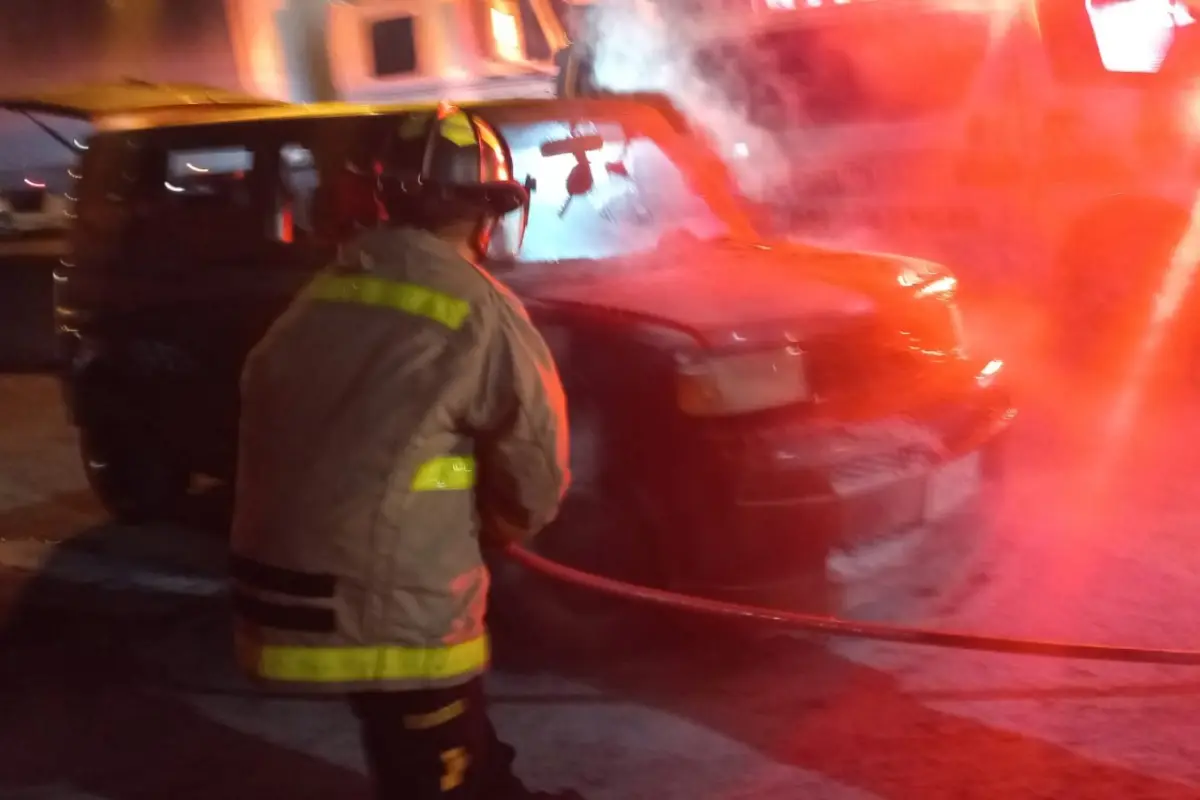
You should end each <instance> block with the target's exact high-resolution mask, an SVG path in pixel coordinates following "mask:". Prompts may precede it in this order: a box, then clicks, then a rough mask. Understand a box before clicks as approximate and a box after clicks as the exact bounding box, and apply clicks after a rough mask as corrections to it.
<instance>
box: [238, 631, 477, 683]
mask: <svg viewBox="0 0 1200 800" xmlns="http://www.w3.org/2000/svg"><path fill="white" fill-rule="evenodd" d="M254 649H255V650H256V652H252V653H246V654H245V655H247V656H249V658H247V659H246V661H248V662H249V666H250V668H251V670H252V671H253V672H254V674H256V675H258V676H259V677H260V678H265V679H267V680H276V681H295V682H298V683H366V682H371V681H403V680H422V679H434V680H436V679H440V678H454V677H457V676H460V675H469V674H471V673H473V672H478V671H479V670H482V669H483V668H484V667H486V666H487V664H488V640H487V637H486V636H480V637H479V638H477V639H472V640H471V641H469V642H463V643H462V644H454V645H447V646H446V647H399V646H395V645H380V646H376V647H295V646H291V645H271V644H268V645H260V646H258V647H256V648H254Z"/></svg>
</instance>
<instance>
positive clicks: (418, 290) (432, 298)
mask: <svg viewBox="0 0 1200 800" xmlns="http://www.w3.org/2000/svg"><path fill="white" fill-rule="evenodd" d="M308 294H309V296H310V297H312V298H313V299H314V300H323V301H325V302H329V303H359V304H360V305H364V306H376V307H379V308H390V309H392V310H394V311H403V312H405V313H407V314H412V315H414V316H418V317H425V318H426V319H431V320H433V321H434V322H439V323H441V324H442V325H445V326H446V327H447V328H450V329H452V330H458V329H459V328H460V327H462V324H463V320H465V319H466V318H467V314H469V313H470V311H471V304H470V303H468V302H467V301H466V300H460V299H458V298H457V297H453V296H451V295H448V294H443V293H442V292H439V291H435V290H433V289H428V288H426V287H424V286H418V285H417V284H415V283H401V282H399V281H389V280H386V279H384V278H376V277H374V276H369V275H322V276H321V277H319V278H317V279H316V280H314V281H313V282H312V284H311V285H310V286H309V288H308Z"/></svg>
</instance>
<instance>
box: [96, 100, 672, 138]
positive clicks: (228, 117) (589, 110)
mask: <svg viewBox="0 0 1200 800" xmlns="http://www.w3.org/2000/svg"><path fill="white" fill-rule="evenodd" d="M450 102H453V100H451V101H450ZM437 105H438V103H437V102H434V101H428V102H421V103H371V104H366V103H345V102H336V103H309V104H303V105H301V104H295V105H292V104H288V105H270V106H260V107H252V108H246V107H238V108H230V107H224V106H221V105H211V106H205V105H195V106H186V107H181V108H157V109H148V110H145V111H135V112H128V113H120V114H114V115H111V116H105V117H100V118H98V119H97V120H96V124H95V127H96V131H97V133H108V132H121V131H136V130H149V129H155V128H171V127H184V126H190V125H224V124H232V123H239V122H259V121H267V120H303V119H331V118H338V117H360V116H371V115H383V114H399V113H405V112H413V111H430V110H433V109H435V108H437ZM456 105H459V106H460V107H462V108H466V109H470V110H473V111H479V112H484V113H486V112H488V111H492V112H497V111H500V112H503V115H504V116H505V117H510V118H511V117H522V116H529V117H540V116H544V115H546V114H547V113H548V112H551V110H553V111H552V113H555V114H559V115H565V116H575V115H579V116H587V115H607V114H612V113H615V112H618V111H619V110H621V109H622V108H624V109H625V110H626V111H628V108H629V106H631V105H642V106H649V107H652V108H654V109H655V110H656V111H658V112H660V113H662V114H663V115H664V116H666V117H668V119H669V121H670V122H671V124H672V125H673V126H675V127H676V128H679V129H686V128H687V127H688V126H687V125H686V122H685V121H684V119H683V116H682V115H681V114H680V112H679V111H678V109H676V108H675V106H674V104H672V103H671V102H670V100H668V99H667V98H666V97H665V96H663V95H658V94H605V95H597V96H592V97H579V98H570V99H559V98H545V99H540V98H535V99H525V98H518V99H506V100H485V101H476V102H468V103H456Z"/></svg>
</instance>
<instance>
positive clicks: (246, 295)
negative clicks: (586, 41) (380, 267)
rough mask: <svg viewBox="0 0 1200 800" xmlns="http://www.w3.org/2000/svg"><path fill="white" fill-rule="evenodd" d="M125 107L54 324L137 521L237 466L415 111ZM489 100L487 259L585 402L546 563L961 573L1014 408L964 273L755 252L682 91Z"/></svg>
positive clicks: (683, 572)
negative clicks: (252, 399) (245, 375)
mask: <svg viewBox="0 0 1200 800" xmlns="http://www.w3.org/2000/svg"><path fill="white" fill-rule="evenodd" d="M22 102H23V103H25V104H27V105H33V104H35V103H36V102H37V101H36V100H32V99H29V100H24V101H17V100H10V101H8V105H10V106H12V105H14V104H18V105H19V104H20V103H22ZM111 102H112V106H113V107H112V108H111V109H110V110H109V111H107V112H106V113H104V114H97V115H94V116H95V127H96V130H95V133H94V135H92V136H91V138H90V139H89V140H88V147H89V149H88V150H87V151H86V153H85V154H84V157H83V159H82V164H81V166H80V168H79V170H78V171H79V173H80V174H81V175H82V179H81V181H80V185H79V186H78V187H77V188H75V189H73V191H72V194H73V195H75V196H78V198H79V202H78V205H77V208H76V215H77V220H76V224H75V227H74V230H73V232H72V241H73V255H72V256H71V261H70V262H69V265H68V266H64V268H63V269H62V270H60V271H59V274H58V276H57V278H58V281H57V285H56V289H57V308H56V316H57V321H58V326H59V330H60V332H61V337H62V347H63V358H64V362H63V363H64V366H63V386H64V389H65V394H66V398H67V402H68V404H69V406H70V409H71V413H72V415H73V419H74V421H75V424H76V425H77V426H78V427H79V430H80V441H81V446H82V450H83V459H84V462H85V464H86V466H87V472H88V474H89V476H90V477H91V480H92V484H93V486H94V488H95V490H96V492H97V493H98V494H99V496H100V497H101V498H102V499H103V500H104V502H105V504H106V505H107V506H108V508H109V509H111V511H112V512H113V513H114V514H115V515H117V516H119V517H121V518H124V519H127V520H134V519H147V518H150V517H153V516H155V515H158V514H163V513H167V512H168V511H169V509H170V508H171V507H172V506H173V505H174V504H175V503H176V502H177V501H178V500H179V499H180V497H181V496H182V495H183V494H184V493H185V492H186V491H187V490H188V485H189V481H190V479H191V478H192V477H193V476H195V475H207V476H211V477H215V478H218V479H221V480H228V479H229V478H230V477H231V476H232V473H233V470H234V463H235V458H234V456H235V430H236V422H237V412H238V375H239V370H240V368H241V365H242V362H243V358H244V356H245V355H246V353H247V351H248V350H249V348H250V347H251V346H252V345H253V344H254V343H255V341H256V340H257V339H258V338H259V337H260V336H261V335H262V333H263V332H264V331H265V330H266V328H267V326H268V325H269V324H270V322H271V321H272V320H273V319H274V317H275V316H276V315H277V314H278V313H279V312H280V311H281V309H283V308H284V306H285V304H287V303H288V301H289V299H290V298H291V297H292V296H293V295H294V293H295V292H296V291H297V290H298V289H299V288H300V287H302V286H303V285H304V284H305V283H306V282H307V281H308V280H309V279H310V278H311V276H312V274H313V271H314V270H315V269H317V268H318V267H320V266H322V265H323V264H325V263H327V262H328V261H329V260H330V259H331V258H332V256H333V255H334V252H335V249H336V247H337V244H338V241H339V240H340V238H341V237H343V236H344V235H345V231H346V230H347V224H348V222H352V221H353V217H354V208H353V207H352V205H351V204H349V203H348V201H347V200H346V198H348V197H351V196H353V189H354V186H355V185H356V182H357V185H358V186H359V188H360V189H361V184H362V181H363V180H364V179H366V180H369V178H364V175H369V174H370V166H371V165H370V162H369V155H368V154H369V152H370V147H366V146H364V145H366V144H368V143H370V142H372V141H376V140H378V138H379V137H380V136H382V135H383V133H384V130H385V129H386V128H388V127H390V126H395V125H396V124H398V123H399V122H400V121H402V118H403V117H404V115H405V114H408V113H412V111H413V110H414V107H407V108H406V107H394V106H392V107H389V106H360V105H349V104H329V105H309V106H287V105H282V106H281V105H278V104H273V103H270V102H269V101H264V102H263V104H262V105H259V106H254V105H253V104H252V103H249V102H247V103H245V104H243V106H242V107H232V106H231V105H230V104H228V103H227V104H220V103H210V104H207V105H203V104H201V105H195V106H188V107H186V108H180V107H170V106H172V103H170V102H169V98H167V99H164V101H163V105H164V106H165V107H164V108H152V107H150V105H149V104H147V103H143V104H142V107H140V108H121V107H120V103H119V102H116V100H113V101H111ZM470 107H472V108H473V109H474V110H475V111H477V112H478V113H480V114H482V115H483V116H484V117H485V118H486V119H487V120H488V121H490V122H491V123H492V125H494V126H495V127H496V128H497V129H498V130H499V132H500V134H501V135H502V136H503V137H504V139H505V143H504V144H505V145H506V146H507V148H508V149H509V151H510V153H511V156H512V160H513V165H514V169H515V172H516V175H517V177H518V178H522V179H525V180H526V181H527V185H529V186H530V187H532V198H533V199H532V205H531V208H530V210H529V215H528V228H527V234H526V236H525V240H524V245H523V247H522V249H521V250H520V253H519V256H518V257H517V258H515V259H513V258H508V259H502V258H500V257H499V256H497V258H496V259H494V260H493V261H492V263H490V264H489V265H488V266H489V269H491V270H492V271H493V272H494V274H495V275H496V276H498V277H499V278H500V279H501V280H502V281H503V282H505V283H506V284H507V285H508V286H510V287H511V288H512V289H513V290H514V291H516V292H517V293H518V294H519V295H520V296H521V297H522V298H523V299H524V300H525V301H526V303H527V305H528V307H529V310H530V313H531V314H532V315H533V317H534V319H535V321H536V322H537V324H538V325H539V327H540V329H541V330H542V331H543V333H544V334H545V336H546V339H547V341H548V342H549V343H550V344H551V347H552V348H553V350H554V352H555V353H556V356H557V358H558V360H559V363H560V365H561V368H562V373H563V379H564V383H565V385H566V388H567V392H568V396H569V402H570V410H571V422H572V437H573V463H572V470H573V473H574V483H573V488H572V491H571V492H570V494H569V497H568V503H567V508H566V509H565V510H564V518H563V524H562V525H560V526H556V528H555V530H553V531H550V532H547V534H546V535H545V536H544V537H542V538H541V540H540V543H539V545H538V546H539V547H540V548H542V549H543V550H544V551H545V552H546V553H547V554H548V555H551V556H552V557H555V558H560V559H562V560H563V561H566V562H568V563H575V564H579V565H585V566H587V567H589V568H591V569H595V570H598V571H602V572H607V573H609V574H614V575H618V576H623V577H626V578H632V579H636V580H639V581H642V582H649V583H653V584H656V585H659V586H665V587H670V588H674V589H678V590H682V591H687V592H693V593H701V594H706V595H712V596H722V597H731V598H738V599H745V600H754V601H760V602H761V601H765V600H782V599H787V598H794V597H795V595H794V593H795V592H797V591H799V590H798V589H797V587H799V586H801V585H809V584H807V583H805V580H807V578H811V576H813V575H814V574H819V575H822V576H825V575H831V576H833V577H834V579H835V583H840V584H842V585H843V588H844V589H845V590H846V592H847V596H848V597H849V596H851V595H854V592H855V591H856V590H855V589H854V587H855V586H859V585H862V586H880V585H882V584H880V583H879V576H880V575H881V574H883V573H885V572H889V574H890V573H896V574H901V573H902V574H903V575H904V576H905V580H909V579H913V580H916V579H917V576H918V575H921V576H923V577H922V578H921V579H922V580H933V581H935V585H936V582H937V581H943V580H949V579H953V578H954V577H955V576H956V575H960V574H963V573H964V572H965V570H966V568H965V567H964V566H963V565H964V563H965V562H964V559H967V558H968V553H969V551H970V550H972V549H973V548H974V546H975V545H976V544H978V543H979V542H978V540H979V539H980V537H972V536H968V535H963V534H962V532H961V531H955V532H954V533H953V534H947V533H945V532H947V531H950V530H951V529H952V528H954V526H953V525H951V524H950V523H951V522H953V521H955V520H957V519H959V518H960V517H961V516H962V515H963V514H964V513H965V512H966V511H968V510H970V509H972V508H973V507H974V506H975V504H976V501H977V500H978V499H979V498H980V496H981V495H982V494H983V492H984V488H985V485H986V484H988V482H989V479H991V478H992V477H994V468H995V467H996V466H997V459H996V458H994V456H995V455H996V454H997V453H998V448H999V442H1000V435H1001V433H1002V432H1003V431H1004V430H1005V429H1006V428H1007V426H1008V424H1009V422H1010V420H1011V419H1012V418H1013V416H1014V413H1015V412H1014V410H1013V408H1012V405H1011V403H1010V400H1009V397H1008V394H1007V392H1006V391H1005V389H1004V388H1003V386H1002V382H1001V377H1002V374H1001V370H1000V366H1001V365H1000V362H998V361H994V360H990V359H988V358H987V357H982V356H980V355H978V354H973V353H967V352H965V351H964V348H963V344H962V337H961V332H960V321H959V317H958V311H957V308H956V306H955V302H954V291H955V279H954V277H953V276H952V275H951V274H950V272H949V271H947V270H945V269H944V268H942V267H940V266H938V265H935V264H932V263H928V262H924V261H920V260H916V259H911V258H905V257H901V256H893V255H884V254H871V253H855V252H840V251H834V250H828V249H820V248H815V247H809V246H803V245H797V244H784V243H773V242H769V241H764V240H763V239H762V238H761V237H760V236H759V234H758V233H757V232H756V229H755V224H754V221H753V219H752V214H751V213H750V206H749V204H747V203H746V202H745V201H743V200H742V199H741V197H740V196H739V195H738V194H737V193H736V191H735V189H734V188H733V183H732V181H731V180H730V178H729V176H728V174H727V172H726V170H725V168H724V166H723V164H722V163H721V162H720V161H719V160H718V159H717V158H716V156H715V155H714V153H713V151H712V150H711V149H709V148H708V147H707V146H706V145H705V143H704V141H703V140H702V139H700V138H699V137H697V136H694V135H693V134H692V133H691V131H690V129H689V126H688V124H687V122H686V120H685V119H684V118H683V117H682V116H681V115H679V114H678V113H677V112H676V111H675V109H674V108H673V106H671V105H670V104H669V103H668V102H667V101H666V100H664V99H663V98H661V97H652V96H646V97H633V96H630V97H604V98H593V99H579V100H507V101H499V102H490V103H485V104H478V105H474V106H470ZM40 108H41V109H42V110H46V109H47V108H48V105H46V104H43V105H42V106H40ZM57 110H58V111H59V112H60V113H67V112H68V111H69V109H66V108H59V109H57ZM517 216H519V212H517V213H516V214H515V215H514V217H513V218H511V219H506V220H503V221H502V224H501V230H500V232H499V234H498V236H497V237H496V241H497V243H498V244H497V254H499V253H500V252H502V251H503V250H504V248H503V247H502V246H501V244H500V243H502V242H503V241H504V239H505V237H506V236H509V235H511V234H512V233H514V232H515V231H516V230H517V229H518V227H519V226H520V225H521V224H523V220H522V219H518V218H516V217H517ZM573 522H578V524H572V523H573ZM935 570H941V573H940V576H941V577H934V578H929V575H930V574H933V572H934V571H935ZM801 578H804V579H805V580H801ZM854 596H857V595H854ZM863 597H864V598H865V597H867V595H863ZM851 604H853V603H851Z"/></svg>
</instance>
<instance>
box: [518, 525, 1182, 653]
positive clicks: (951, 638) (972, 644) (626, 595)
mask: <svg viewBox="0 0 1200 800" xmlns="http://www.w3.org/2000/svg"><path fill="white" fill-rule="evenodd" d="M504 552H505V555H507V556H508V557H509V558H511V559H512V560H514V561H516V562H517V563H518V564H520V565H522V566H524V567H525V568H527V569H529V570H532V571H533V572H536V573H538V574H540V575H542V576H544V577H547V578H550V579H552V580H555V581H558V582H560V583H566V584H570V585H573V586H576V587H581V588H584V589H589V590H591V591H594V592H599V593H601V594H605V595H609V596H611V597H617V598H621V599H625V600H633V601H637V602H641V603H648V604H651V605H655V606H661V607H664V608H670V609H674V610H677V611H685V612H689V613H693V614H703V615H708V616H717V617H724V618H733V619H740V620H744V621H746V622H758V623H766V624H770V625H774V626H779V627H784V628H787V629H789V630H792V631H803V632H809V633H815V634H821V635H825V636H833V637H841V638H853V639H870V640H874V641H878V642H895V643H901V644H912V645H924V646H928V647H942V648H950V649H952V650H977V651H982V652H989V653H1007V654H1012V655H1024V656H1041V657H1046V658H1066V659H1074V660H1089V661H1112V662H1123V663H1130V664H1177V665H1191V666H1200V650H1163V649H1156V648H1147V647H1121V646H1117V645H1107V644H1086V643H1079V642H1055V641H1045V640H1037V639H1019V638H1013V637H1006V636H987V635H981V634H975V633H964V632H961V631H952V630H939V629H936V628H920V627H911V626H905V625H889V624H880V623H870V622H855V621H853V620H846V619H839V618H837V617H828V616H820V615H816V614H802V613H798V612H794V611H784V610H778V609H772V608H762V607H758V606H751V605H743V604H741V603H731V602H725V601H722V600H713V599H709V598H704V597H694V596H691V595H686V594H679V593H676V592H671V591H666V590H663V589H655V588H651V587H649V586H638V585H636V584H632V583H626V582H624V581H619V580H615V579H613V578H606V577H602V576H600V575H593V574H591V573H589V572H584V571H583V570H579V569H575V568H574V567H569V566H566V565H564V564H560V563H558V562H556V561H552V560H550V559H548V558H544V557H542V556H539V555H537V554H536V553H533V552H531V551H529V550H527V549H525V548H523V547H519V546H516V545H509V546H508V547H507V548H505V551H504Z"/></svg>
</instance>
